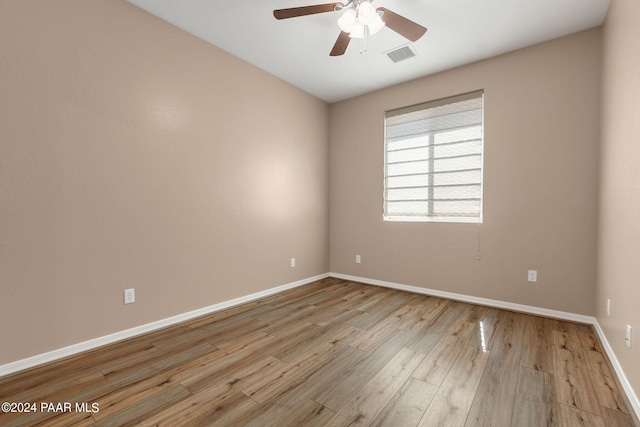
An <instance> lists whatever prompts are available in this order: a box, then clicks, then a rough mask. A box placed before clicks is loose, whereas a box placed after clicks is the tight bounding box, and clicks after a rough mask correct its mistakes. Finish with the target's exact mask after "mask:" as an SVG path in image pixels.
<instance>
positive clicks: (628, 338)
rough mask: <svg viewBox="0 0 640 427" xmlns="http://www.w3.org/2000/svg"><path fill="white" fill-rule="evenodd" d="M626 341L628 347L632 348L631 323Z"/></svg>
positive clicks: (628, 326)
mask: <svg viewBox="0 0 640 427" xmlns="http://www.w3.org/2000/svg"><path fill="white" fill-rule="evenodd" d="M624 342H625V343H627V347H629V348H631V325H627V336H626V337H625V339H624Z"/></svg>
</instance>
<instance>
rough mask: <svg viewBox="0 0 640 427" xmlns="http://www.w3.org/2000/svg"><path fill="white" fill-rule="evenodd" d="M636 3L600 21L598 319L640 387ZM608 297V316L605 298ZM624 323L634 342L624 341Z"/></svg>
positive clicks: (625, 1) (620, 2) (624, 2)
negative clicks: (601, 29) (609, 311)
mask: <svg viewBox="0 0 640 427" xmlns="http://www.w3.org/2000/svg"><path fill="white" fill-rule="evenodd" d="M638 17H640V3H639V2H638V1H636V0H613V2H612V4H611V7H610V9H609V13H608V15H607V19H606V21H605V25H604V33H603V34H604V38H603V43H604V45H603V46H604V55H603V79H602V82H603V83H602V94H603V96H602V101H603V102H602V151H601V162H600V169H601V179H600V199H601V203H600V228H599V252H598V261H599V264H598V265H599V269H598V270H599V274H598V286H597V292H596V298H595V306H596V317H597V319H598V323H600V325H601V326H602V329H603V330H604V332H605V335H606V336H607V340H608V341H609V343H610V344H611V347H612V348H613V350H614V352H615V353H616V357H617V359H618V361H619V362H620V364H621V365H622V368H623V369H624V371H625V375H626V376H627V378H628V380H629V382H630V383H631V386H632V387H633V388H634V390H635V392H636V394H638V393H640V363H638V362H639V361H640V310H639V307H640V80H639V77H638V76H640V56H639V55H638V41H639V40H640V27H639V26H638ZM607 298H608V299H610V300H611V316H610V317H607V314H606V300H607ZM626 325H631V326H632V327H633V328H634V330H633V332H634V335H635V338H634V341H635V342H634V346H633V348H631V349H629V348H627V347H626V345H625V342H624V337H625V331H626Z"/></svg>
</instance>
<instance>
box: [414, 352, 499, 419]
mask: <svg viewBox="0 0 640 427" xmlns="http://www.w3.org/2000/svg"><path fill="white" fill-rule="evenodd" d="M488 356H489V353H488V352H484V351H482V350H481V349H479V348H476V347H471V346H468V345H465V346H464V349H463V350H462V351H461V352H460V353H459V354H458V357H457V358H456V360H455V362H454V363H453V366H452V367H451V370H450V371H449V373H448V374H447V376H446V377H445V379H444V381H443V382H442V385H441V386H440V388H439V389H438V391H437V392H436V395H435V396H434V398H433V400H432V401H431V404H430V405H429V407H428V408H427V410H426V412H425V413H424V415H423V417H422V419H421V420H420V423H419V424H418V425H419V426H448V427H449V426H450V427H454V426H463V425H464V423H465V421H466V419H467V415H468V413H469V409H470V408H471V404H472V403H473V398H474V396H475V393H476V390H477V388H478V384H479V383H480V379H481V378H482V373H483V372H484V368H485V365H486V363H487V359H488Z"/></svg>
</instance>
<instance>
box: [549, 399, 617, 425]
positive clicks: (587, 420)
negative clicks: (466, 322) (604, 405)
mask: <svg viewBox="0 0 640 427" xmlns="http://www.w3.org/2000/svg"><path fill="white" fill-rule="evenodd" d="M558 427H611V426H605V424H604V420H603V419H602V417H600V416H598V415H595V414H592V413H590V412H587V411H581V410H580V409H578V408H576V407H574V406H568V405H564V404H560V405H558Z"/></svg>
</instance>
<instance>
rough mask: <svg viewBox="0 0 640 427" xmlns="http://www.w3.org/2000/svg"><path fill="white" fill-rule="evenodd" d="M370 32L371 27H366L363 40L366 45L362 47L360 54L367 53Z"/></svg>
mask: <svg viewBox="0 0 640 427" xmlns="http://www.w3.org/2000/svg"><path fill="white" fill-rule="evenodd" d="M368 34H369V29H368V28H366V27H365V29H364V39H363V41H362V43H363V45H364V47H363V48H362V49H360V55H364V54H365V53H367V40H368V39H369V37H368Z"/></svg>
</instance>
